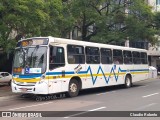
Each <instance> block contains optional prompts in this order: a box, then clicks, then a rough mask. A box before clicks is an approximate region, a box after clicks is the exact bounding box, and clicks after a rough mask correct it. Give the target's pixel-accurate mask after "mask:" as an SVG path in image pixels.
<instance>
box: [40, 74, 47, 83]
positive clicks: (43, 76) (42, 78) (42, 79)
mask: <svg viewBox="0 0 160 120" xmlns="http://www.w3.org/2000/svg"><path fill="white" fill-rule="evenodd" d="M45 78H46V75H45V74H43V75H42V76H41V79H40V81H39V84H41V83H43V82H44V81H45Z"/></svg>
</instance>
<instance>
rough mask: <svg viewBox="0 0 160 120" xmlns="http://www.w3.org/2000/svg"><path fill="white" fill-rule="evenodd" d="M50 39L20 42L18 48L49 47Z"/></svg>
mask: <svg viewBox="0 0 160 120" xmlns="http://www.w3.org/2000/svg"><path fill="white" fill-rule="evenodd" d="M47 44H48V39H37V38H36V39H28V40H23V41H20V42H18V44H17V47H20V46H22V47H27V46H36V45H47Z"/></svg>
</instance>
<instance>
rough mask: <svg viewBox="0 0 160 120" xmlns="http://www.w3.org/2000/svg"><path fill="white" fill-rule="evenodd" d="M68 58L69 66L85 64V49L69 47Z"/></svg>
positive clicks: (75, 46)
mask: <svg viewBox="0 0 160 120" xmlns="http://www.w3.org/2000/svg"><path fill="white" fill-rule="evenodd" d="M67 56H68V63H69V64H84V63H85V55H84V47H83V46H79V45H67Z"/></svg>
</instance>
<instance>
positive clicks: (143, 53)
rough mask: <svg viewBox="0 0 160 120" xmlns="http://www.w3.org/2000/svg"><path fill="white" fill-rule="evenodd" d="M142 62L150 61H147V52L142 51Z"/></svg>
mask: <svg viewBox="0 0 160 120" xmlns="http://www.w3.org/2000/svg"><path fill="white" fill-rule="evenodd" d="M141 62H142V64H147V63H148V61H147V53H145V52H142V53H141Z"/></svg>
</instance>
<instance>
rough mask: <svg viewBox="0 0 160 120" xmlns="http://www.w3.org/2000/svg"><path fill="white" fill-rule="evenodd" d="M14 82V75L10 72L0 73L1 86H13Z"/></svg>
mask: <svg viewBox="0 0 160 120" xmlns="http://www.w3.org/2000/svg"><path fill="white" fill-rule="evenodd" d="M11 81H12V75H11V74H10V73H8V72H0V84H1V83H7V84H8V85H11Z"/></svg>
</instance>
